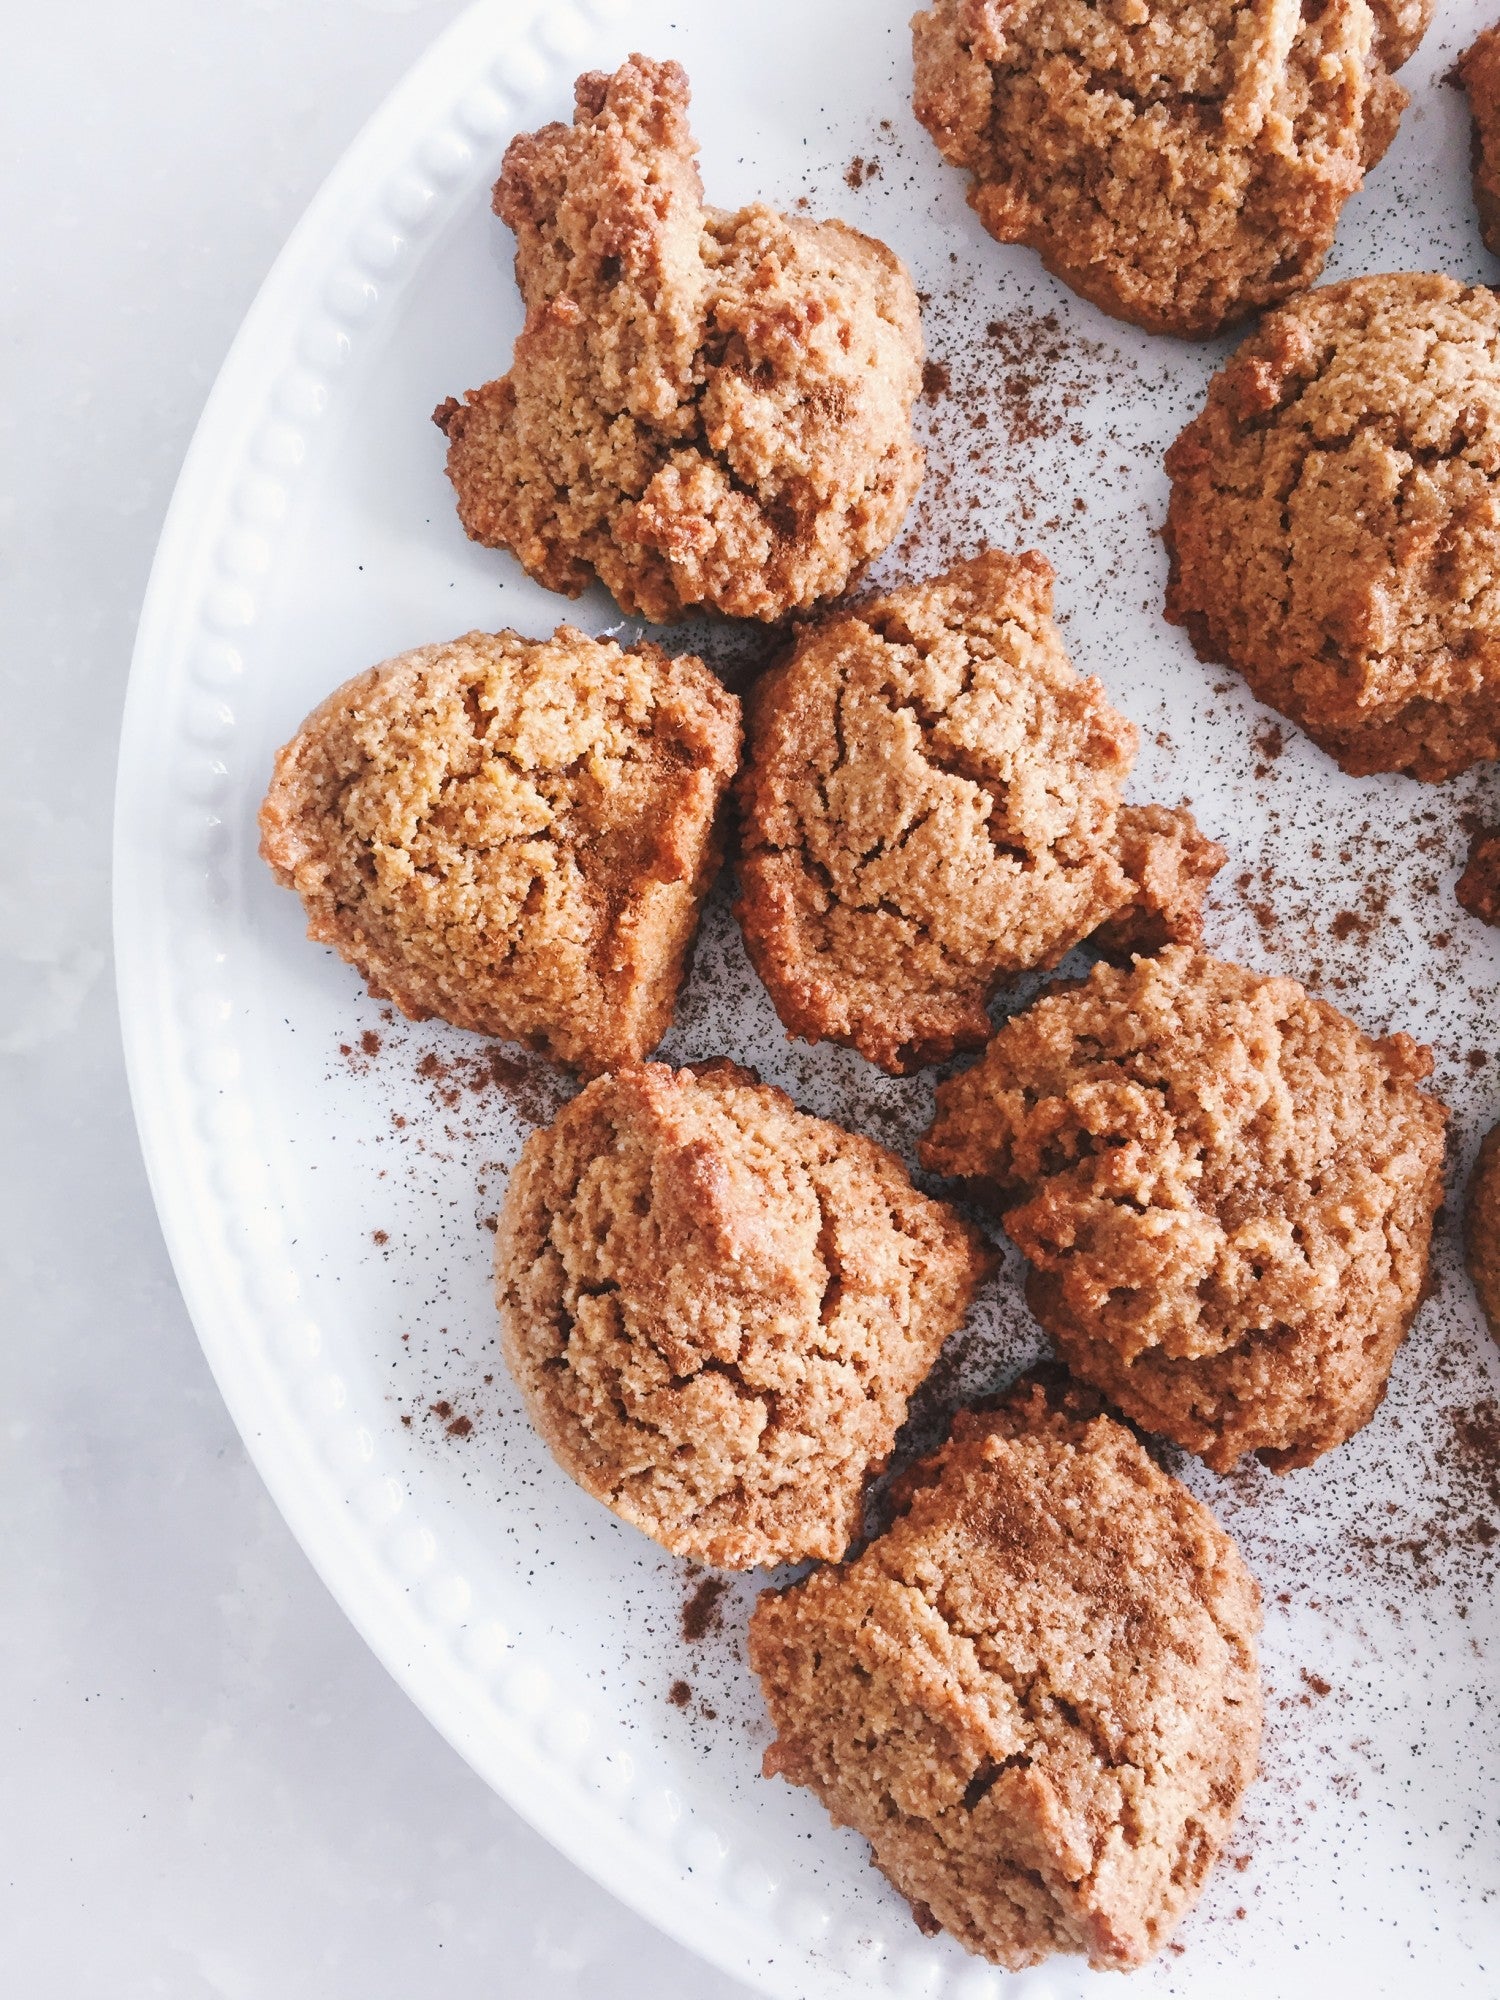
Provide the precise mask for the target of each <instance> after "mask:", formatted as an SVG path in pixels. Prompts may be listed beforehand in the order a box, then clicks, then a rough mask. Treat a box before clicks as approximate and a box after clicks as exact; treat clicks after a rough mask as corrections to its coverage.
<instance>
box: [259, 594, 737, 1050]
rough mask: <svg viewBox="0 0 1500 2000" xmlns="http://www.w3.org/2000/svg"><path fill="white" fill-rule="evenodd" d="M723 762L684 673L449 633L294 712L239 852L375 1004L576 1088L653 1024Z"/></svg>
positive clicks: (710, 692) (667, 1013)
mask: <svg viewBox="0 0 1500 2000" xmlns="http://www.w3.org/2000/svg"><path fill="white" fill-rule="evenodd" d="M739 742H740V726H739V703H738V702H737V701H736V700H735V698H734V697H733V695H731V694H728V693H726V692H725V690H724V688H723V687H722V686H721V685H720V684H719V682H718V681H717V680H716V679H715V677H714V676H713V675H712V674H711V673H710V672H709V671H708V669H707V668H706V667H705V666H704V665H703V663H702V662H701V661H700V660H695V659H690V658H682V659H676V660H673V659H669V658H668V657H667V655H666V654H665V653H663V652H662V651H660V649H659V648H658V647H655V646H651V645H647V644H644V643H642V644H639V645H636V646H633V647H632V648H630V649H629V651H625V650H622V648H620V647H619V646H617V645H616V644H615V643H614V642H613V640H608V639H590V638H587V637H586V636H585V635H584V634H583V633H582V632H577V631H574V630H573V628H572V627H571V626H567V625H563V626H560V627H559V628H558V630H557V631H556V632H555V633H554V634H553V636H552V637H551V638H550V639H523V638H522V637H521V636H520V635H519V634H518V633H515V632H499V633H495V634H491V633H488V632H470V633H469V634H467V636H466V637H464V638H462V639H455V640H453V641H452V642H451V644H448V645H442V646H423V647H421V648H419V649H418V650H417V651H416V652H412V653H403V654H402V655H401V656H400V657H399V658H397V659H394V660H387V661H386V663H385V664H384V665H383V666H379V667H374V668H372V669H371V670H370V671H369V672H368V673H364V674H360V675H357V676H356V677H355V679H353V680H352V681H348V682H346V683H345V685H344V686H343V687H341V688H338V689H337V690H336V691H335V692H334V693H333V694H331V695H330V696H329V697H328V699H327V700H326V701H325V702H324V703H323V704H322V706H321V707H320V708H317V709H315V710H314V711H313V713H312V714H311V715H310V716H309V717H308V718H307V720H306V722H304V723H303V725H302V727H301V729H300V730H298V732H297V734H296V735H295V736H294V737H293V738H292V740H291V742H290V743H288V744H287V745H286V747H285V748H284V749H283V750H282V751H281V752H280V754H279V755H278V756H277V759H276V769H275V774H274V776H273V778H272V780H271V786H270V790H269V791H268V792H267V794H266V798H265V803H264V804H263V805H262V807H261V811H260V828H261V853H262V854H263V855H264V857H265V859H266V860H267V861H268V862H269V863H270V865H271V867H272V868H273V869H274V870H275V872H276V875H277V877H278V879H279V880H280V881H281V882H283V883H284V884H285V885H286V886H287V887H288V888H292V889H295V890H296V891H297V893H298V894H299V895H300V896H301V898H302V901H303V904H304V906H305V907H306V910H307V915H308V936H309V937H311V938H314V939H316V940H317V941H318V942H319V943H321V944H329V945H332V946H333V948H334V949H335V951H337V952H338V953H339V955H340V956H341V957H342V958H345V959H347V960H348V961H349V963H350V964H351V965H353V966H355V967H356V968H357V969H358V970H359V972H360V973H361V974H362V975H363V976H364V978H365V979H366V980H367V981H368V982H369V987H370V991H371V992H372V993H373V994H374V995H375V996H376V998H377V999H382V1000H393V1001H394V1002H395V1004H396V1005H397V1006H398V1007H399V1008H400V1009H401V1011H402V1012H403V1013H404V1014H407V1015H409V1016H410V1017H411V1018H412V1019H413V1020H423V1019H425V1018H426V1017H427V1016H429V1015H433V1014H436V1015H440V1016H441V1017H442V1019H443V1020H445V1021H451V1022H453V1023H454V1025H455V1026H457V1027H460V1028H471V1029H474V1030H476V1031H477V1032H478V1033H480V1034H485V1035H499V1036H502V1037H504V1038H505V1039H507V1040H510V1041H517V1042H523V1043H525V1044H526V1045H527V1046H528V1047H530V1048H533V1049H536V1050H538V1051H539V1052H540V1053H542V1054H543V1055H548V1056H551V1057H553V1058H554V1059H555V1060H557V1061H559V1062H564V1063H568V1064H570V1065H572V1066H573V1067H574V1068H576V1069H580V1070H582V1071H584V1072H585V1073H587V1074H593V1073H594V1072H596V1071H598V1070H601V1069H608V1068H611V1067H612V1066H613V1065H615V1064H616V1063H621V1062H630V1061H639V1060H640V1058H641V1057H642V1056H644V1055H646V1054H647V1053H648V1052H649V1051H650V1050H651V1049H653V1048H654V1047H655V1046H656V1044H657V1043H658V1042H659V1041H660V1040H661V1038H662V1036H663V1035H664V1034H665V1033H666V1031H667V1029H668V1027H670V1025H671V1021H672V1010H673V1007H674V1005H675V1003H676V999H677V989H678V987H679V985H680V984H681V981H682V976H683V972H684V969H685V967H686V964H687V958H688V953H689V950H690V949H691V946H692V941H693V936H694V933H695V932H696V930H697V927H698V915H699V910H700V908H701V905H702V901H703V898H704V896H705V895H706V894H707V893H708V890H709V888H710V886H711V884H712V882H713V878H714V875H715V873H716V872H717V870H718V865H719V861H720V854H721V840H720V835H719V829H718V819H719V805H720V801H721V799H722V797H723V794H724V791H725V788H726V787H727V785H728V783H729V781H730V779H731V778H732V777H733V775H734V770H735V766H736V764H737V762H738V758H739Z"/></svg>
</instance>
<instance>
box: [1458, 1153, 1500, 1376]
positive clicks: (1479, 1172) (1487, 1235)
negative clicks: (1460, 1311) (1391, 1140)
mask: <svg viewBox="0 0 1500 2000" xmlns="http://www.w3.org/2000/svg"><path fill="white" fill-rule="evenodd" d="M1464 1253H1465V1261H1466V1262H1467V1264H1468V1267H1469V1276H1470V1277H1471V1278H1472V1279H1473V1280H1474V1290H1475V1291H1476V1292H1477V1293H1478V1294H1479V1303H1480V1305H1481V1306H1482V1307H1483V1309H1484V1316H1485V1318H1486V1319H1487V1320H1488V1321H1489V1324H1490V1332H1491V1333H1492V1334H1493V1335H1494V1336H1495V1338H1496V1340H1500V1125H1497V1126H1496V1127H1495V1128H1494V1130H1493V1131H1492V1132H1490V1133H1488V1134H1487V1135H1486V1137H1485V1141H1484V1144H1483V1145H1482V1146H1481V1147H1480V1148H1479V1157H1478V1159H1477V1160H1476V1161H1475V1162H1474V1171H1473V1173H1472V1174H1471V1175H1470V1177H1469V1189H1468V1196H1467V1199H1466V1201H1465V1204H1464Z"/></svg>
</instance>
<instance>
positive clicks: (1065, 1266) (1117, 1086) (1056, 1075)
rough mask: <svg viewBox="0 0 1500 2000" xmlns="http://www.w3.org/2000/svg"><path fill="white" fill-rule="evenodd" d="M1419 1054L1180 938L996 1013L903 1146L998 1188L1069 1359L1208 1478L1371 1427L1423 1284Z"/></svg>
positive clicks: (997, 1203) (1438, 1156)
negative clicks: (1194, 1455)
mask: <svg viewBox="0 0 1500 2000" xmlns="http://www.w3.org/2000/svg"><path fill="white" fill-rule="evenodd" d="M1431 1069H1432V1056H1431V1053H1430V1051H1429V1050H1427V1049H1425V1048H1423V1047H1421V1046H1420V1045H1419V1044H1418V1043H1415V1042H1413V1041H1412V1040H1411V1039H1410V1038H1409V1037H1408V1036H1406V1035H1391V1036H1388V1037H1387V1038H1386V1039H1384V1040H1383V1041H1371V1040H1370V1039H1369V1037H1368V1036H1366V1035H1363V1034H1361V1033H1360V1031H1359V1029H1358V1028H1356V1027H1355V1025H1354V1023H1353V1022H1352V1021H1350V1020H1348V1019H1346V1017H1345V1016H1344V1015H1342V1014H1340V1013H1339V1012H1338V1011H1337V1009H1336V1008H1333V1007H1330V1006H1329V1005H1327V1003H1326V1002H1324V1001H1322V1000H1314V999H1312V998H1310V997H1309V996H1308V994H1306V993H1305V992H1304V991H1303V989H1302V988H1301V987H1300V986H1298V985H1297V984H1296V983H1295V982H1294V981H1293V980H1290V979H1267V978H1263V977H1262V976H1260V975H1259V974H1258V973H1253V972H1246V971H1244V970H1243V969H1242V968H1241V967H1239V966H1237V965H1226V964H1224V963H1222V962H1221V961H1219V960H1217V959H1213V958H1208V957H1205V956H1203V955H1202V954H1201V953H1197V952H1193V951H1189V950H1186V949H1184V948H1182V947H1178V946H1173V947H1169V948H1168V949H1167V950H1166V951H1164V952H1163V953H1162V954H1161V956H1160V957H1159V958H1154V959H1151V958H1148V959H1142V960H1140V961H1139V962H1138V963H1137V964H1136V965H1135V966H1134V967H1133V968H1132V969H1131V970H1129V971H1121V970H1119V969H1117V968H1116V967H1113V966H1108V965H1101V966H1098V967H1096V969H1095V970H1094V972H1093V974H1092V975H1091V976H1090V978H1089V979H1088V980H1087V981H1086V982H1084V983H1083V984H1081V985H1075V986H1071V987H1061V988H1057V989H1055V990H1054V991H1053V992H1051V993H1049V994H1047V995H1045V996H1044V997H1043V998H1042V999H1041V1000H1039V1001H1037V1003H1036V1004H1035V1005H1034V1006H1033V1007H1031V1008H1029V1009H1028V1010H1027V1011H1026V1012H1025V1013H1024V1014H1020V1015H1017V1016H1015V1017H1013V1018H1012V1019H1011V1020H1009V1021H1007V1022H1006V1024H1005V1026H1004V1027H1003V1028H1002V1029H1001V1030H1000V1032H999V1033H998V1034H997V1035H996V1036H995V1039H994V1040H993V1041H992V1042H991V1043H990V1045H989V1048H988V1049H987V1050H986V1051H985V1053H984V1056H983V1057H982V1058H981V1060H980V1061H979V1063H978V1064H977V1065H976V1066H975V1067H974V1068H973V1069H971V1070H968V1071H967V1072H965V1074H964V1075H962V1076H957V1077H954V1078H953V1079H952V1080H951V1081H949V1082H947V1083H944V1084H940V1085H939V1087H938V1099H937V1103H938V1108H937V1117H936V1120H935V1122H934V1124H933V1127H932V1130H931V1132H930V1133H929V1135H928V1137H927V1139H926V1140H925V1141H924V1142H923V1144H922V1146H921V1148H920V1152H921V1158H922V1161H923V1164H924V1165H925V1166H927V1167H929V1168H932V1169H934V1170H935V1171H937V1172H939V1173H944V1174H953V1175H957V1176H960V1177H962V1178H964V1179H966V1180H969V1181H971V1182H973V1183H974V1184H975V1185H976V1187H977V1189H978V1190H979V1192H980V1193H981V1194H982V1195H983V1196H984V1197H985V1198H986V1199H987V1200H989V1201H990V1202H992V1204H993V1205H994V1207H995V1209H996V1210H997V1212H998V1213H999V1215H1000V1218H1001V1221H1002V1222H1003V1224H1004V1226H1005V1230H1006V1233H1007V1234H1008V1235H1009V1236H1010V1237H1011V1238H1012V1240H1013V1241H1014V1242H1015V1243H1016V1244H1017V1245H1018V1246H1019V1248H1020V1249H1021V1251H1022V1253H1023V1254H1024V1255H1025V1257H1026V1259H1027V1261H1028V1263H1029V1265H1030V1270H1029V1272H1028V1275H1027V1281H1026V1297H1027V1301H1028V1303H1029V1304H1030V1306H1031V1309H1032V1311H1033V1312H1034V1313H1035V1314H1036V1316H1037V1318H1038V1319H1039V1320H1040V1321H1041V1323H1042V1325H1043V1326H1044V1327H1046V1329H1047V1331H1048V1332H1049V1333H1050V1334H1051V1335H1052V1337H1053V1339H1054V1340H1055V1341H1056V1342H1057V1346H1058V1350H1059V1352H1060V1353H1061V1355H1062V1357H1063V1359H1064V1361H1066V1363H1067V1364H1068V1366H1069V1367H1070V1368H1071V1369H1072V1370H1073V1372H1074V1373H1075V1374H1076V1375H1078V1376H1080V1377H1081V1378H1082V1379H1083V1380H1084V1381H1087V1382H1092V1383H1094V1384H1095V1385H1096V1386H1097V1387H1098V1388H1099V1389H1101V1390H1102V1391H1103V1392H1104V1393H1105V1394H1106V1395H1107V1396H1108V1397H1109V1398H1110V1400H1111V1401H1112V1402H1113V1403H1114V1404H1115V1405H1116V1406H1117V1407H1118V1408H1119V1409H1120V1410H1122V1411H1123V1412H1124V1413H1125V1415H1126V1416H1127V1417H1129V1418H1131V1419H1132V1420H1133V1421H1134V1422H1136V1423H1139V1424H1141V1425H1143V1426H1144V1427H1145V1428H1146V1429H1148V1430H1152V1431H1158V1432H1160V1433H1162V1434H1163V1435H1164V1436H1166V1437H1169V1438H1172V1439H1174V1440H1175V1441H1176V1443H1178V1444H1180V1445H1184V1446H1186V1447H1187V1449H1188V1450H1189V1451H1196V1452H1198V1453H1200V1454H1201V1455H1202V1456H1203V1457H1204V1458H1205V1459H1207V1461H1208V1463H1209V1464H1210V1465H1211V1466H1213V1467H1214V1469H1215V1470H1216V1471H1224V1470H1226V1469H1227V1468H1228V1467H1229V1466H1231V1465H1232V1464H1233V1463H1234V1461H1235V1460H1236V1459H1237V1458H1238V1457H1239V1456H1240V1455H1241V1454H1242V1453H1244V1452H1256V1453H1258V1454H1259V1456H1260V1457H1262V1458H1263V1459H1265V1460H1266V1461H1267V1463H1268V1464H1270V1465H1272V1466H1274V1467H1276V1469H1277V1470H1278V1471H1285V1470H1287V1469H1289V1468H1290V1467H1292V1466H1297V1465H1307V1464H1310V1463H1311V1462H1312V1460H1313V1459H1315V1458H1318V1457H1320V1456H1321V1454H1322V1453H1323V1452H1325V1451H1328V1450H1330V1449H1331V1448H1332V1447H1333V1446H1334V1445H1336V1444H1341V1443H1342V1442H1343V1441H1344V1439H1345V1438H1347V1437H1350V1436H1352V1434H1353V1433H1354V1432H1355V1431H1357V1430H1358V1429H1359V1428H1360V1427H1361V1425H1363V1424H1365V1423H1368V1421H1369V1419H1370V1418H1371V1417H1372V1416H1373V1415H1374V1413H1375V1411H1376V1409H1377V1408H1378V1407H1379V1404H1380V1401H1381V1398H1382V1397H1383V1395H1384V1394H1385V1383H1386V1377H1387V1375H1388V1374H1389V1373H1390V1367H1391V1362H1392V1359H1393V1358H1394V1356H1395V1352H1396V1349H1397V1348H1398V1347H1399V1346H1400V1344H1401V1341H1402V1339H1403V1337H1404V1336H1405V1333H1406V1330H1407V1328H1408V1326H1409V1325H1410V1323H1411V1319H1412V1316H1413V1314H1414V1313H1415V1312H1416V1309H1417V1307H1418V1305H1419V1304H1420V1303H1421V1301H1422V1298H1423V1296H1424V1294H1425V1291H1426V1286H1427V1261H1428V1250H1429V1245H1430V1242H1431V1238H1432V1222H1433V1216H1434V1214H1435V1213H1436V1210H1437V1207H1438V1203H1439V1202H1440V1200H1441V1199H1442V1170H1443V1134H1444V1125H1445V1121H1446V1117H1447V1114H1446V1112H1445V1111H1444V1109H1443V1107H1442V1105H1440V1104H1439V1103H1438V1102H1437V1100H1436V1099H1435V1098H1432V1097H1430V1096H1428V1095H1427V1094H1426V1093H1425V1092H1424V1091H1421V1090H1419V1089H1418V1088H1417V1084H1418V1082H1419V1081H1420V1080H1421V1079H1422V1078H1424V1077H1426V1076H1428V1075H1429V1074H1430V1073H1431Z"/></svg>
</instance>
